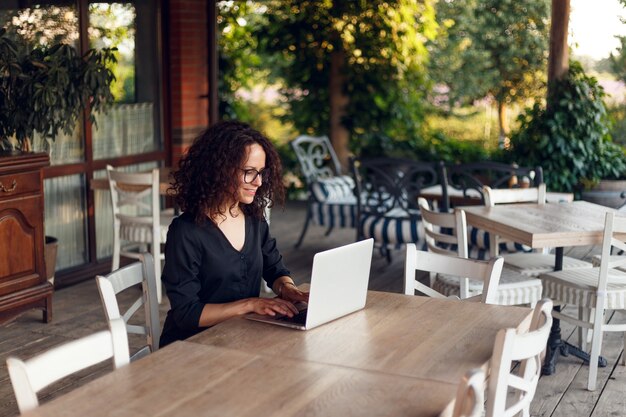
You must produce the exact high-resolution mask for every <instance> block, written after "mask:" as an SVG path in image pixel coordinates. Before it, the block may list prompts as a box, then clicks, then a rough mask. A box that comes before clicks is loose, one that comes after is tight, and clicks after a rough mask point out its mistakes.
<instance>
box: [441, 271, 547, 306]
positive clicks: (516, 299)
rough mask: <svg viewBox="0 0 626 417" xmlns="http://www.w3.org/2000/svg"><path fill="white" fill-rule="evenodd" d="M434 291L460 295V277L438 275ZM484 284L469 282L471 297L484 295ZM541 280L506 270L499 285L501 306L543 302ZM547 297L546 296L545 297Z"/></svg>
mask: <svg viewBox="0 0 626 417" xmlns="http://www.w3.org/2000/svg"><path fill="white" fill-rule="evenodd" d="M433 289H434V290H435V291H438V292H440V293H441V294H443V295H446V296H450V295H459V292H460V285H459V277H457V276H454V275H446V274H437V277H436V278H435V282H434V283H433ZM482 291H483V283H482V282H481V281H476V280H472V279H470V280H469V293H470V297H471V296H475V295H479V294H482ZM541 296H542V285H541V280H539V279H537V278H530V277H528V276H526V275H522V274H520V273H519V272H517V271H514V270H512V269H508V268H504V269H503V270H502V275H501V276H500V283H499V284H498V301H497V303H498V304H500V305H520V304H530V303H536V302H537V301H539V300H541ZM544 296H545V295H544Z"/></svg>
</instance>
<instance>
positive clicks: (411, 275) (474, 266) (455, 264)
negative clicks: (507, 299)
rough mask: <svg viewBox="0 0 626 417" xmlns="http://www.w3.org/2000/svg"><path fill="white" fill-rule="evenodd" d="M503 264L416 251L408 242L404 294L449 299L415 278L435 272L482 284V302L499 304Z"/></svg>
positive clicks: (493, 260) (502, 261)
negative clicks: (418, 273) (418, 272)
mask: <svg viewBox="0 0 626 417" xmlns="http://www.w3.org/2000/svg"><path fill="white" fill-rule="evenodd" d="M503 265H504V259H503V258H501V257H497V258H492V259H491V260H489V261H478V260H475V259H466V258H459V257H454V256H447V255H441V254H439V253H432V252H426V251H421V250H417V247H416V246H415V244H413V243H409V244H407V245H406V258H405V263H404V293H405V294H408V295H414V294H415V290H417V291H419V292H421V293H424V294H426V295H428V296H430V297H437V298H446V297H445V296H444V295H442V294H440V293H438V292H437V291H435V290H433V289H432V288H430V287H428V286H427V285H424V284H422V283H421V282H419V281H418V280H417V279H416V276H415V271H424V272H434V273H438V274H450V275H455V276H458V277H464V278H469V279H475V280H477V281H482V282H483V292H482V294H481V296H480V297H481V301H482V302H483V303H487V304H497V301H498V294H497V290H498V283H499V282H500V275H501V273H502V266H503Z"/></svg>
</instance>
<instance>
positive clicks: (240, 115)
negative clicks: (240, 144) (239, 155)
mask: <svg viewBox="0 0 626 417" xmlns="http://www.w3.org/2000/svg"><path fill="white" fill-rule="evenodd" d="M217 7H218V11H219V16H218V20H217V23H218V30H219V33H220V36H219V38H218V43H219V46H218V51H219V57H218V60H219V62H218V65H219V69H220V74H219V75H220V77H219V80H218V91H219V95H218V97H219V114H220V115H221V116H223V117H225V118H227V119H240V120H241V119H245V118H246V111H247V105H246V104H245V103H244V101H245V100H243V99H242V98H241V97H240V96H238V93H240V92H241V90H251V89H253V88H254V87H256V86H259V85H267V78H268V73H269V69H268V68H271V67H272V66H273V60H274V59H273V57H272V56H268V55H264V54H262V52H261V51H260V50H259V40H258V37H259V36H264V34H263V27H264V26H265V25H266V24H267V18H266V15H265V7H264V6H263V3H261V2H253V1H245V2H232V1H219V2H218V3H217Z"/></svg>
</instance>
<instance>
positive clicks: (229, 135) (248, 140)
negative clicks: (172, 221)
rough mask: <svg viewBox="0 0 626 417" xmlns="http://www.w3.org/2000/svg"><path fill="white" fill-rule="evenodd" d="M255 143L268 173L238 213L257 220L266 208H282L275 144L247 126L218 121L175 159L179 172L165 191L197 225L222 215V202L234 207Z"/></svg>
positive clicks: (279, 165) (280, 169)
mask: <svg viewBox="0 0 626 417" xmlns="http://www.w3.org/2000/svg"><path fill="white" fill-rule="evenodd" d="M255 143H257V144H259V145H261V147H262V148H263V150H264V151H265V169H266V170H269V172H270V175H269V178H267V180H265V179H264V180H263V183H262V185H261V186H260V187H259V189H258V191H257V193H256V195H255V197H254V200H253V202H252V203H251V204H245V205H242V207H241V210H242V211H243V212H244V213H245V214H246V215H249V216H252V217H254V218H256V219H262V218H263V216H264V209H265V207H272V206H273V205H274V203H280V204H282V203H283V202H284V198H285V190H284V188H283V185H282V166H281V162H280V157H279V156H278V153H277V152H276V150H275V149H274V145H272V143H271V142H270V141H269V139H267V138H266V137H265V136H264V135H263V134H261V133H260V132H258V131H257V130H255V129H253V128H252V127H250V126H249V125H247V124H246V123H242V122H237V121H225V122H220V123H217V124H215V125H213V126H211V127H210V128H209V129H207V130H206V131H204V133H202V134H201V135H200V136H198V137H197V138H196V140H195V141H194V142H193V144H192V145H191V147H190V148H189V150H188V152H187V154H186V155H185V156H184V157H183V158H182V159H181V160H180V162H179V164H178V170H177V171H175V172H174V173H173V174H172V175H173V177H174V182H173V184H172V187H171V188H170V191H172V192H173V193H172V194H175V196H176V197H175V198H176V203H177V204H178V206H179V207H180V208H181V209H182V210H183V211H184V212H189V213H191V214H192V215H193V216H194V219H195V221H196V223H198V224H202V223H204V222H205V221H206V220H207V216H208V218H215V217H217V216H220V215H221V216H223V215H224V214H225V211H224V207H223V206H224V203H225V202H227V201H235V203H233V205H232V206H231V207H229V210H232V209H234V208H235V207H236V206H237V204H238V203H236V201H237V189H238V188H239V185H240V178H241V174H240V171H239V170H240V168H241V167H242V166H243V164H244V163H245V160H246V157H247V147H248V146H250V145H252V144H255Z"/></svg>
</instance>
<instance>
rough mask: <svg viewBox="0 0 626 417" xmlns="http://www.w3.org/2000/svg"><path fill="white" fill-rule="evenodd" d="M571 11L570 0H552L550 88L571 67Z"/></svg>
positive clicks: (549, 64) (549, 63) (549, 58)
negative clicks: (568, 33)
mask: <svg viewBox="0 0 626 417" xmlns="http://www.w3.org/2000/svg"><path fill="white" fill-rule="evenodd" d="M598 7H599V6H598ZM569 13H570V0H552V23H551V25H550V56H549V57H548V88H550V84H552V81H555V80H559V79H561V78H563V77H564V76H565V75H566V74H567V71H568V69H569V56H568V47H567V31H568V25H569ZM550 93H551V91H550V90H548V96H549V95H550Z"/></svg>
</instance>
